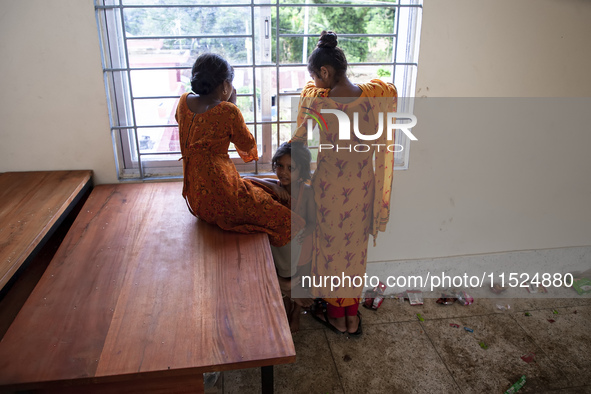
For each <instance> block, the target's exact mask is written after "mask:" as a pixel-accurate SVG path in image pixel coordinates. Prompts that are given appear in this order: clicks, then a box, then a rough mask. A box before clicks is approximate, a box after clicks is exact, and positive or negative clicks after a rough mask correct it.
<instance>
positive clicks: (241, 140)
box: [223, 104, 259, 163]
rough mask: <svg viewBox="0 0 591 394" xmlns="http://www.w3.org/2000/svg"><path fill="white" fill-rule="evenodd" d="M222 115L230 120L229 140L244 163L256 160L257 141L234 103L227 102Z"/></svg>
mask: <svg viewBox="0 0 591 394" xmlns="http://www.w3.org/2000/svg"><path fill="white" fill-rule="evenodd" d="M223 116H224V117H227V118H228V121H229V122H230V125H231V129H232V135H231V136H230V142H232V143H233V144H234V147H235V148H236V152H238V154H239V155H240V157H241V158H242V160H244V162H246V163H248V162H250V161H253V160H255V161H256V160H258V159H259V155H258V151H257V143H256V141H255V139H254V137H253V136H252V134H251V133H250V130H249V129H248V127H247V126H246V123H245V122H244V117H243V116H242V112H240V110H239V109H238V107H237V106H236V105H235V104H228V105H226V111H225V112H224V114H223Z"/></svg>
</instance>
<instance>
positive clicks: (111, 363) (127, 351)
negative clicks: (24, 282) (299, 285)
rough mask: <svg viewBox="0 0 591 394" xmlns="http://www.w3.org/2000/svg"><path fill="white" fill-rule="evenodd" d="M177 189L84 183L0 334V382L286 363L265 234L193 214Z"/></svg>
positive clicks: (110, 385) (181, 387)
mask: <svg viewBox="0 0 591 394" xmlns="http://www.w3.org/2000/svg"><path fill="white" fill-rule="evenodd" d="M181 190H182V184H181V183H178V182H173V183H145V184H121V185H102V186H97V187H96V188H95V189H94V190H93V192H92V194H91V195H90V197H89V198H88V200H87V202H86V204H85V206H84V207H83V209H82V211H81V212H80V214H79V215H78V217H77V219H76V221H75V222H74V224H73V225H72V227H71V228H70V231H69V232H68V234H67V236H66V238H65V239H64V241H63V243H62V245H61V247H60V248H59V250H58V251H57V253H56V255H55V257H54V258H53V260H52V262H51V264H50V265H49V267H48V268H47V270H46V272H45V274H44V276H43V277H42V278H41V280H40V282H39V284H38V285H37V287H36V288H35V290H34V291H33V293H32V294H31V296H30V297H29V299H28V300H27V302H26V304H25V305H24V307H23V308H22V310H21V312H20V313H19V315H18V316H17V318H16V319H15V321H14V323H13V324H12V326H11V327H10V328H9V330H8V332H7V333H6V335H5V336H4V338H3V340H2V342H0V385H1V386H3V387H0V391H1V390H2V388H5V389H15V388H16V389H19V390H20V389H39V388H43V389H47V390H49V391H48V392H51V390H54V391H55V392H60V393H66V392H68V387H66V386H69V387H71V388H70V390H72V392H80V390H83V392H85V393H88V392H104V391H105V390H108V392H109V393H112V392H122V393H128V392H138V393H139V392H141V393H145V392H162V393H173V392H200V390H202V389H203V375H202V373H203V372H208V371H223V370H229V369H239V368H251V367H259V366H272V365H275V364H282V363H289V362H294V361H295V349H294V346H293V341H292V338H291V334H290V332H289V327H288V323H287V318H286V316H285V311H284V308H283V303H282V300H281V293H280V291H279V287H278V284H277V280H276V277H275V268H274V265H273V261H272V257H271V251H270V247H269V244H268V240H267V236H266V235H263V234H253V235H244V234H236V233H231V232H224V231H222V230H220V229H218V228H217V227H214V226H211V225H209V224H207V223H204V222H202V221H200V220H198V219H196V218H195V217H193V216H192V215H191V214H190V213H189V212H188V210H187V207H186V205H185V201H184V199H183V198H182V196H181ZM268 370H269V369H268V368H266V369H265V371H266V372H268ZM271 371H272V369H271ZM80 385H82V386H80ZM41 392H44V391H41Z"/></svg>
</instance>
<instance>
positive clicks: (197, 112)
mask: <svg viewBox="0 0 591 394" xmlns="http://www.w3.org/2000/svg"><path fill="white" fill-rule="evenodd" d="M233 78H234V70H233V69H232V67H231V66H230V65H229V64H228V62H227V61H226V60H225V59H223V58H222V57H220V56H218V55H215V54H211V53H207V54H203V55H200V56H199V57H198V58H197V60H196V61H195V64H194V65H193V69H192V76H191V88H192V92H190V93H185V94H183V95H182V96H181V98H180V100H179V104H178V107H177V112H176V120H177V122H178V124H179V137H180V143H181V154H182V160H183V173H184V186H183V197H185V199H186V201H187V205H188V207H189V210H190V211H191V213H192V214H193V215H195V216H197V217H199V218H200V219H202V220H204V221H206V222H208V223H211V224H216V225H218V226H219V227H220V228H222V229H224V230H230V231H236V232H240V233H256V232H264V233H267V234H268V235H269V240H270V242H271V245H275V246H283V245H285V244H287V243H288V242H289V241H290V240H291V231H292V224H291V223H292V222H293V224H295V225H294V226H293V229H294V231H299V229H301V228H302V227H303V219H302V218H300V217H298V216H297V215H296V214H293V215H292V212H291V209H290V207H289V205H288V204H286V205H283V204H281V202H279V201H277V200H276V199H274V198H273V196H272V194H270V193H268V192H267V191H266V190H264V189H263V188H261V187H259V186H256V185H253V184H252V183H251V182H250V181H248V180H244V179H242V178H241V177H240V174H239V173H238V171H237V170H236V167H235V166H234V163H233V162H232V160H231V159H230V157H229V155H228V147H229V145H230V143H233V144H234V146H235V147H236V150H237V152H238V154H239V155H240V157H241V158H242V159H243V160H244V161H245V162H249V161H252V160H258V153H257V145H256V141H255V139H254V137H253V136H252V134H251V133H250V131H249V130H248V128H247V126H246V124H245V123H244V118H243V117H242V113H241V112H240V110H239V109H238V107H236V105H235V103H236V89H234V87H233V86H232V80H233Z"/></svg>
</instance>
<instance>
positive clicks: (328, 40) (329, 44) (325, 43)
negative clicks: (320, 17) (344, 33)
mask: <svg viewBox="0 0 591 394" xmlns="http://www.w3.org/2000/svg"><path fill="white" fill-rule="evenodd" d="M337 43H338V41H337V33H335V32H334V31H326V30H325V31H323V32H322V33H320V39H319V40H318V44H316V46H317V47H318V48H335V47H336V46H337Z"/></svg>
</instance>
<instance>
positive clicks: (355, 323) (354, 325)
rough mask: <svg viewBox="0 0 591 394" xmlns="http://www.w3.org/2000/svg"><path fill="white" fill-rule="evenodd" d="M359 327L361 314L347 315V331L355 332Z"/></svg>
mask: <svg viewBox="0 0 591 394" xmlns="http://www.w3.org/2000/svg"><path fill="white" fill-rule="evenodd" d="M358 329H359V316H347V332H348V333H349V334H354V333H356V332H357V330H358Z"/></svg>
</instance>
